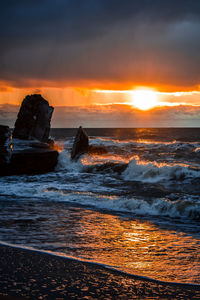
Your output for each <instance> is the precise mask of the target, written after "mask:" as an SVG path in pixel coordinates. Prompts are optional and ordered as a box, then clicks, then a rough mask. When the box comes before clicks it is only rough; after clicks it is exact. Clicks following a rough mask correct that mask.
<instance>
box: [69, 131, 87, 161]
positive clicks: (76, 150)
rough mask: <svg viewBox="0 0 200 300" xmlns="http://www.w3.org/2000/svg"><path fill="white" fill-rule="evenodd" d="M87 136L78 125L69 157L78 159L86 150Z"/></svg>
mask: <svg viewBox="0 0 200 300" xmlns="http://www.w3.org/2000/svg"><path fill="white" fill-rule="evenodd" d="M88 147H89V138H88V135H87V133H86V132H85V130H84V129H83V128H82V127H81V126H80V127H79V129H78V131H77V133H76V136H75V139H74V144H73V147H72V151H71V158H72V159H78V158H79V157H80V156H81V155H82V154H84V153H87V152H88Z"/></svg>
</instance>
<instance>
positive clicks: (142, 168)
mask: <svg viewBox="0 0 200 300" xmlns="http://www.w3.org/2000/svg"><path fill="white" fill-rule="evenodd" d="M196 177H200V170H198V169H196V170H195V169H191V168H189V167H187V166H182V165H178V164H175V165H171V166H170V165H166V164H165V165H164V164H158V163H156V162H150V163H145V162H141V161H139V160H137V159H135V158H133V159H132V160H131V161H130V163H129V164H128V167H127V168H126V170H125V171H124V172H123V178H124V179H125V180H135V181H142V182H152V183H155V182H160V181H171V180H177V181H182V180H186V179H192V178H196Z"/></svg>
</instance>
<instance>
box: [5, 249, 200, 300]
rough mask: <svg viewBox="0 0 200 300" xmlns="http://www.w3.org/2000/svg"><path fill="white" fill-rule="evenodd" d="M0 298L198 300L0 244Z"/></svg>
mask: <svg viewBox="0 0 200 300" xmlns="http://www.w3.org/2000/svg"><path fill="white" fill-rule="evenodd" d="M0 298H1V299H24V298H25V299H27V298H28V299H162V298H164V299H169V298H170V299H200V286H195V285H194V286H193V285H184V284H168V283H164V282H158V281H153V280H148V279H144V278H140V277H137V276H133V275H128V274H124V273H121V272H118V271H115V270H110V269H107V268H104V267H103V266H100V265H96V264H90V263H86V262H80V261H77V260H73V259H68V258H62V257H58V256H54V255H50V254H48V253H43V252H38V251H33V250H27V249H22V248H15V247H10V246H5V245H0Z"/></svg>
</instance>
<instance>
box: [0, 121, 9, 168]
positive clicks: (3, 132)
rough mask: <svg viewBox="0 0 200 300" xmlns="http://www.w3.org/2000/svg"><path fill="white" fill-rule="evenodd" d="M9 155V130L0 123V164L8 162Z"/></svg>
mask: <svg viewBox="0 0 200 300" xmlns="http://www.w3.org/2000/svg"><path fill="white" fill-rule="evenodd" d="M10 156H11V131H10V128H9V127H8V126H4V125H0V166H1V165H2V164H6V163H9V161H10Z"/></svg>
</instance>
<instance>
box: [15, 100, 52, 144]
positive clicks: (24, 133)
mask: <svg viewBox="0 0 200 300" xmlns="http://www.w3.org/2000/svg"><path fill="white" fill-rule="evenodd" d="M52 113H53V107H52V106H49V103H48V101H46V100H45V99H44V98H43V97H42V96H41V95H38V94H35V95H31V96H26V98H25V99H24V100H23V102H22V104H21V107H20V110H19V113H18V116H17V120H16V122H15V128H14V131H13V138H18V139H22V140H32V139H37V140H39V141H41V142H47V141H48V138H49V131H50V123H51V117H52Z"/></svg>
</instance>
